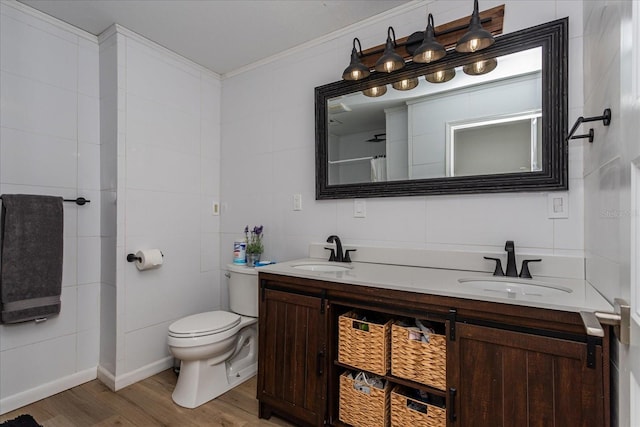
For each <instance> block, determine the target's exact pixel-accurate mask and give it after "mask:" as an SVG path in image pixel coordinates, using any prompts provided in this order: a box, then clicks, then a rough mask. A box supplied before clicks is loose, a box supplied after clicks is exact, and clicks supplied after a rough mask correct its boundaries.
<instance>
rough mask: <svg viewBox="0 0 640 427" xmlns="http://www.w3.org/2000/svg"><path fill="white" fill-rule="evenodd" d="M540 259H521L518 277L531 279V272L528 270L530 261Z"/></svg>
mask: <svg viewBox="0 0 640 427" xmlns="http://www.w3.org/2000/svg"><path fill="white" fill-rule="evenodd" d="M540 261H542V260H541V259H525V260H523V261H522V268H521V269H520V277H522V278H523V279H531V278H532V277H531V273H530V272H529V263H530V262H540Z"/></svg>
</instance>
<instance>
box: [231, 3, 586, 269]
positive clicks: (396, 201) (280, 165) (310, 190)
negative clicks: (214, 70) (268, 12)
mask: <svg viewBox="0 0 640 427" xmlns="http://www.w3.org/2000/svg"><path fill="white" fill-rule="evenodd" d="M502 3H506V11H505V23H504V31H505V32H506V33H507V32H512V31H515V30H519V29H523V28H527V27H530V26H533V25H536V24H540V23H544V22H548V21H551V20H554V19H557V18H563V17H565V16H569V17H570V20H569V35H570V42H569V49H570V54H569V57H570V58H569V63H570V67H569V69H570V76H569V77H570V82H569V85H570V87H569V113H570V114H569V115H570V120H571V118H575V117H577V116H579V115H581V113H582V72H581V67H580V65H579V64H581V63H582V9H581V7H580V4H579V3H578V4H577V3H576V2H575V1H570V0H569V1H521V0H519V1H506V2H503V1H483V2H481V4H480V6H481V8H482V9H488V8H491V7H494V6H497V5H500V4H502ZM471 7H472V5H471V2H469V1H451V0H447V1H442V0H441V1H435V2H432V3H430V4H429V5H428V7H425V6H424V3H420V4H418V5H417V6H416V5H415V4H410V5H409V6H407V7H405V8H404V9H402V8H401V9H397V10H400V11H401V12H400V13H398V14H396V15H387V16H385V17H384V18H382V19H380V18H374V19H371V20H368V21H366V22H364V23H361V24H360V25H356V26H354V27H351V28H349V29H347V30H345V31H341V32H337V33H334V34H332V35H330V36H327V37H325V38H323V39H322V40H319V41H316V43H314V44H313V45H306V46H303V47H301V48H300V49H298V50H294V51H292V52H289V54H287V55H282V56H280V57H278V58H275V59H274V60H273V61H270V62H268V63H263V64H262V65H260V66H259V67H257V68H250V69H246V70H244V71H243V72H239V73H237V74H235V75H232V76H228V78H225V80H224V84H223V97H222V105H223V106H224V109H223V112H222V141H223V143H222V157H223V158H224V159H225V162H224V164H223V165H222V180H221V183H222V195H223V200H224V203H225V204H226V211H223V216H222V231H223V235H222V239H221V243H222V246H221V248H220V251H221V254H222V256H223V259H225V260H227V261H228V260H230V259H231V256H232V255H231V248H232V246H231V245H232V241H233V238H234V237H235V236H238V234H239V233H240V232H241V231H242V229H243V228H244V226H245V225H246V224H247V223H248V224H255V223H262V224H264V225H265V242H266V254H265V257H266V258H269V259H277V260H285V259H292V258H297V257H301V256H305V255H306V254H307V245H308V244H309V242H322V241H324V240H325V239H326V238H327V236H329V235H330V234H338V235H339V236H340V237H341V238H342V240H343V242H345V243H347V244H350V243H351V244H367V245H381V246H402V247H418V248H446V249H472V250H474V249H478V250H479V249H487V248H488V249H491V250H502V249H503V248H504V242H505V241H506V240H507V239H512V240H515V243H516V250H517V251H518V250H522V251H524V250H527V251H528V252H532V253H533V252H539V253H556V254H572V255H578V256H581V255H582V254H583V233H584V232H583V228H584V227H583V191H582V190H583V181H582V147H581V145H580V144H579V143H578V144H572V145H571V147H570V149H569V168H570V171H569V177H570V180H569V187H570V190H569V205H570V218H569V219H555V220H554V219H549V218H547V194H546V193H519V194H484V195H466V196H430V197H422V196H420V197H402V198H383V199H367V200H366V205H367V206H366V211H367V217H366V218H353V200H326V201H316V200H315V174H314V173H313V171H314V168H315V157H314V156H315V151H314V141H315V136H314V129H315V124H314V96H313V95H314V92H313V88H314V87H316V86H320V85H323V84H327V83H329V82H332V81H336V80H338V79H340V73H341V70H343V69H344V67H345V66H346V65H347V64H348V61H349V52H350V47H351V43H352V40H353V37H356V36H357V37H358V38H359V39H360V40H361V42H362V45H363V47H372V46H375V45H378V44H381V43H383V42H384V38H385V36H384V35H385V34H386V29H387V27H388V26H389V25H392V26H393V27H394V29H395V32H396V34H397V35H398V37H402V36H405V35H408V34H411V33H413V32H414V31H416V30H418V29H423V28H424V26H425V16H426V12H427V9H428V11H429V12H431V13H433V15H434V18H435V21H436V24H439V23H444V22H448V21H450V20H453V19H457V18H460V17H462V16H465V15H468V14H470V13H471ZM576 64H578V65H576ZM247 123H251V126H247ZM256 183H259V184H256ZM296 193H300V194H302V199H303V203H302V205H303V209H302V211H293V210H292V196H293V194H296ZM525 248H526V249H525Z"/></svg>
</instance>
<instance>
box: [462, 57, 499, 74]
mask: <svg viewBox="0 0 640 427" xmlns="http://www.w3.org/2000/svg"><path fill="white" fill-rule="evenodd" d="M497 66H498V60H497V59H496V58H489V59H483V60H481V61H476V62H473V63H471V64H466V65H465V66H464V67H462V71H464V73H465V74H468V75H470V76H480V75H482V74H487V73H490V72H491V71H493V70H495V69H496V67H497Z"/></svg>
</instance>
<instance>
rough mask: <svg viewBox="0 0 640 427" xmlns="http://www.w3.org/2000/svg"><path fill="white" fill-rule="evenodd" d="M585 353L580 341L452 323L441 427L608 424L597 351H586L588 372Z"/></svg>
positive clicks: (597, 426)
mask: <svg viewBox="0 0 640 427" xmlns="http://www.w3.org/2000/svg"><path fill="white" fill-rule="evenodd" d="M588 351H589V349H588V345H587V344H586V343H581V342H576V341H571V340H565V339H558V338H550V337H544V336H539V335H532V334H528V333H521V332H515V331H509V330H501V329H495V328H488V327H483V326H477V325H470V324H457V326H456V339H455V341H449V343H448V345H447V352H448V354H449V361H448V371H449V375H448V386H449V389H450V394H449V396H450V399H451V401H450V402H449V403H448V406H449V409H452V410H454V411H455V418H456V419H455V420H450V423H449V425H452V426H465V427H467V426H486V427H499V426H566V427H574V426H575V427H578V426H582V427H588V426H592V427H600V426H605V425H608V422H606V421H607V420H606V419H605V404H604V403H605V397H606V396H608V393H605V390H604V381H603V378H604V376H603V360H602V357H603V355H602V346H601V345H594V346H593V351H594V354H593V361H594V365H593V366H592V367H589V366H588V363H589V362H588V360H587V354H588ZM452 390H453V391H454V392H451V391H452ZM453 399H455V402H454V401H453ZM454 421H455V422H454Z"/></svg>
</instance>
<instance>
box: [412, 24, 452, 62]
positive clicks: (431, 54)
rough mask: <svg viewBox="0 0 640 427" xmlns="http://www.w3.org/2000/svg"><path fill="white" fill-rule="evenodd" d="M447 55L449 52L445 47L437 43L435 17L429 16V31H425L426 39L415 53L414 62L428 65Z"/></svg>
mask: <svg viewBox="0 0 640 427" xmlns="http://www.w3.org/2000/svg"><path fill="white" fill-rule="evenodd" d="M446 54H447V51H446V50H445V49H444V46H442V45H441V44H440V43H438V42H437V41H436V31H435V29H434V28H433V15H432V14H429V16H428V17H427V29H426V30H424V39H423V40H422V44H421V45H420V46H419V47H418V48H417V49H416V51H415V52H414V53H413V62H419V63H421V64H427V63H429V62H432V61H437V60H438V59H440V58H443V57H444V56H445V55H446Z"/></svg>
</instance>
